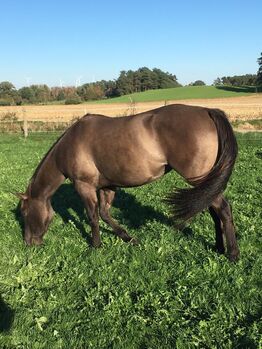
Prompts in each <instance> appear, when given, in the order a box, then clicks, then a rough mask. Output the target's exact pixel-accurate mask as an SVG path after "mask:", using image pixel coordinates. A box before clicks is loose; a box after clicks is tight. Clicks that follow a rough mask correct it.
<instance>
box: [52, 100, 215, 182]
mask: <svg viewBox="0 0 262 349" xmlns="http://www.w3.org/2000/svg"><path fill="white" fill-rule="evenodd" d="M217 143H218V142H217V132H216V127H215V125H214V123H213V121H212V120H211V118H210V117H209V114H208V111H207V109H205V108H201V107H190V106H185V105H179V104H178V105H169V106H166V107H162V108H158V109H155V110H151V111H148V112H144V113H141V114H137V115H135V116H130V117H121V118H111V117H106V116H102V115H87V116H85V117H83V118H82V119H80V121H78V122H77V123H76V124H75V125H73V126H72V127H71V128H70V129H69V131H68V132H67V133H66V134H65V136H64V137H63V139H62V140H61V142H60V144H59V147H58V151H57V158H58V163H59V164H60V166H61V167H62V168H63V170H64V172H65V173H66V174H67V175H68V177H70V178H76V177H77V178H79V177H80V178H85V180H87V181H90V182H92V183H94V185H96V186H98V187H99V186H106V185H116V186H135V185H142V184H144V183H148V182H150V181H152V180H154V179H156V178H158V177H160V176H161V175H163V174H164V173H165V168H166V165H170V166H171V167H172V168H174V169H176V170H177V172H179V173H180V174H181V175H182V176H184V177H185V178H188V177H194V176H199V175H202V174H204V173H205V172H207V171H209V170H210V169H211V168H212V166H213V165H214V163H215V160H216V156H217V149H218V144H217ZM61 154H63V155H61Z"/></svg>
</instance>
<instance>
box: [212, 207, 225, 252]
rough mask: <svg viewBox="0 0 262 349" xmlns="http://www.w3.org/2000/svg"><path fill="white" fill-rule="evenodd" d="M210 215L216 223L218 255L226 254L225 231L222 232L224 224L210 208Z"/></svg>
mask: <svg viewBox="0 0 262 349" xmlns="http://www.w3.org/2000/svg"><path fill="white" fill-rule="evenodd" d="M209 213H210V215H211V217H212V219H213V221H214V223H215V230H216V250H217V251H218V253H221V254H224V253H225V247H224V241H223V230H222V222H221V220H220V218H219V217H218V215H217V214H216V211H215V210H214V209H213V208H212V207H209Z"/></svg>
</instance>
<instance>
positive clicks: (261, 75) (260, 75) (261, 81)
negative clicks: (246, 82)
mask: <svg viewBox="0 0 262 349" xmlns="http://www.w3.org/2000/svg"><path fill="white" fill-rule="evenodd" d="M257 62H258V65H259V67H258V72H257V81H256V82H257V85H262V52H261V54H260V57H259V58H258V60H257Z"/></svg>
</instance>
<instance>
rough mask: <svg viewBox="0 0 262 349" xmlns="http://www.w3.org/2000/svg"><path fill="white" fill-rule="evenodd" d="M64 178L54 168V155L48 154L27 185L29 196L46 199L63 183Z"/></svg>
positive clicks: (52, 153)
mask: <svg viewBox="0 0 262 349" xmlns="http://www.w3.org/2000/svg"><path fill="white" fill-rule="evenodd" d="M64 180H65V177H64V175H63V174H62V173H61V172H60V171H59V169H58V168H57V166H56V161H55V154H54V152H50V154H48V155H47V156H46V158H44V160H43V161H42V163H40V166H39V168H37V170H36V172H35V174H34V175H33V177H32V179H31V182H30V184H29V187H28V190H29V191H30V196H31V197H34V198H41V199H48V198H50V197H51V196H52V195H53V193H54V192H55V191H56V190H57V188H58V187H59V186H60V185H61V184H62V183H63V182H64Z"/></svg>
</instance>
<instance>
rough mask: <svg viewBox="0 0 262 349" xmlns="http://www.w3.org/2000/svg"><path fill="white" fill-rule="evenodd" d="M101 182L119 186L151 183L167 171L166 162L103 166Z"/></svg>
mask: <svg viewBox="0 0 262 349" xmlns="http://www.w3.org/2000/svg"><path fill="white" fill-rule="evenodd" d="M99 172H100V178H101V179H100V182H101V184H102V183H104V182H106V185H113V186H118V187H135V186H140V185H143V184H147V183H150V182H152V181H154V180H156V179H158V178H160V177H161V176H163V174H164V173H165V164H164V163H157V164H156V163H154V164H152V163H151V164H150V163H148V162H147V163H140V164H139V163H137V164H134V163H133V164H129V166H128V164H123V166H121V164H118V166H115V167H114V170H113V169H112V168H110V169H108V168H103V169H101V170H99Z"/></svg>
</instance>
